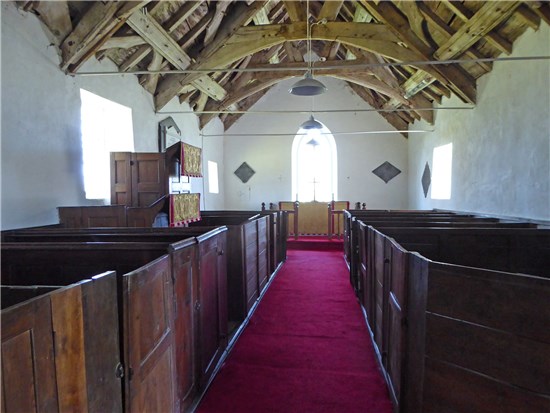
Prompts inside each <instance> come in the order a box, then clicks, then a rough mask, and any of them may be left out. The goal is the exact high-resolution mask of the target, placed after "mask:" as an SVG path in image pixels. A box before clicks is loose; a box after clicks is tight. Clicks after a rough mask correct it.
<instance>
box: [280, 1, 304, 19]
mask: <svg viewBox="0 0 550 413" xmlns="http://www.w3.org/2000/svg"><path fill="white" fill-rule="evenodd" d="M283 3H284V5H285V8H286V12H287V13H288V17H289V18H290V21H291V22H305V21H306V20H307V16H306V10H305V7H303V6H302V4H301V2H300V1H293V0H289V1H283Z"/></svg>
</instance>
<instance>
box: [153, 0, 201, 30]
mask: <svg viewBox="0 0 550 413" xmlns="http://www.w3.org/2000/svg"><path fill="white" fill-rule="evenodd" d="M201 3H202V2H201V1H187V2H186V3H184V4H183V6H181V7H180V8H179V9H178V11H177V12H175V13H174V14H173V15H172V16H171V17H170V18H169V19H168V21H167V22H166V23H164V24H163V25H162V26H163V27H164V28H165V29H166V31H167V32H168V33H172V32H173V31H174V30H176V29H177V28H178V27H179V26H180V25H181V24H182V23H183V22H184V21H185V20H187V19H188V18H189V16H191V15H192V14H193V12H194V11H195V10H197V8H198V7H199V6H200V5H201Z"/></svg>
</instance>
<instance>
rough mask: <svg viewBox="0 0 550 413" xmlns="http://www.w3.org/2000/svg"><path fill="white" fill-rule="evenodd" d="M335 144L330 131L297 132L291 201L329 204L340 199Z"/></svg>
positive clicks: (293, 150)
mask: <svg viewBox="0 0 550 413" xmlns="http://www.w3.org/2000/svg"><path fill="white" fill-rule="evenodd" d="M336 159H337V157H336V142H335V141H334V136H332V134H331V133H330V130H329V129H328V128H327V127H326V126H325V125H323V128H322V129H310V130H305V129H301V128H300V130H298V133H297V135H296V137H295V138H294V142H293V143H292V199H293V200H297V201H301V202H309V201H322V202H325V201H326V202H329V201H331V200H333V199H338V188H337V182H338V180H337V178H338V175H337V164H336Z"/></svg>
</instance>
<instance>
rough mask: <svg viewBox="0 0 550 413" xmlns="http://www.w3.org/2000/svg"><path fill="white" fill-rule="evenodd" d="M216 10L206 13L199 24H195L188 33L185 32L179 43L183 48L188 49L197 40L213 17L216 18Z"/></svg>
mask: <svg viewBox="0 0 550 413" xmlns="http://www.w3.org/2000/svg"><path fill="white" fill-rule="evenodd" d="M214 14H215V10H210V11H209V12H208V13H206V14H205V15H204V16H203V17H202V18H201V19H200V20H199V21H198V22H197V24H195V25H193V27H191V29H189V31H188V32H187V33H185V34H184V35H183V36H182V38H181V39H179V40H178V44H179V45H180V47H181V48H182V49H187V48H188V47H189V46H190V45H191V43H193V42H194V41H195V39H196V38H197V37H199V36H200V35H201V33H202V32H204V30H205V29H206V28H207V27H208V25H209V24H210V22H211V21H212V19H213V18H214Z"/></svg>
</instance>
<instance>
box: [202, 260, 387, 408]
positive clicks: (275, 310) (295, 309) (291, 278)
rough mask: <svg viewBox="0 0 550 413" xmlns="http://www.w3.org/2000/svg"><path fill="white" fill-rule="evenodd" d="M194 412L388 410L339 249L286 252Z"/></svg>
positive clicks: (364, 326)
mask: <svg viewBox="0 0 550 413" xmlns="http://www.w3.org/2000/svg"><path fill="white" fill-rule="evenodd" d="M197 411H198V412H199V413H222V412H223V413H225V412H235V413H246V412H315V413H319V412H338V413H340V412H346V413H353V412H366V413H369V412H370V413H390V412H391V411H392V406H391V402H390V399H389V396H388V392H387V389H386V385H385V383H384V381H383V379H382V376H381V373H380V371H379V370H378V366H377V363H376V360H375V358H374V352H373V349H372V345H371V342H370V337H369V334H368V331H367V327H366V325H365V321H364V318H363V315H362V313H361V310H360V308H359V304H358V302H357V300H356V298H355V296H354V294H353V291H352V289H351V287H350V284H349V274H348V271H347V267H346V265H345V264H344V260H343V258H342V252H336V251H322V252H321V251H311V250H306V251H298V250H289V251H288V259H287V261H286V263H285V264H284V265H283V267H282V268H281V270H280V271H279V274H278V275H277V276H276V278H275V280H274V281H273V283H272V284H271V287H270V288H269V290H268V291H267V293H266V294H265V296H264V298H263V300H262V302H261V303H260V305H259V307H258V309H257V310H256V312H255V313H254V315H253V316H252V319H251V320H250V323H249V325H248V326H247V328H246V330H245V331H244V333H243V334H242V336H241V337H240V338H239V340H238V342H237V344H236V345H235V347H234V349H233V350H232V352H231V354H230V355H229V357H228V359H227V361H226V363H225V365H224V366H223V367H222V369H221V370H220V372H219V374H218V376H217V377H216V378H215V379H214V382H213V383H212V386H211V387H210V389H209V390H208V392H207V394H206V395H205V397H204V399H203V401H202V402H201V404H200V405H199V407H198V409H197Z"/></svg>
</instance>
